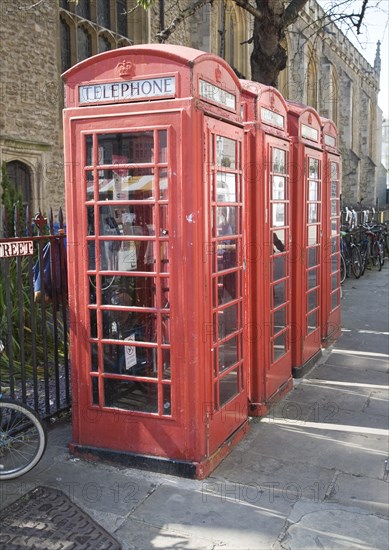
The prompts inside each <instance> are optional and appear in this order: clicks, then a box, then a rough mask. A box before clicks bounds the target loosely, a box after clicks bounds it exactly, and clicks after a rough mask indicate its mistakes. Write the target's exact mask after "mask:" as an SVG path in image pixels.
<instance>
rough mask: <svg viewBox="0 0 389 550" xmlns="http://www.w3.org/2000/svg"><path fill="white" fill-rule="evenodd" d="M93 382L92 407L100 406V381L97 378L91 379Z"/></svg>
mask: <svg viewBox="0 0 389 550" xmlns="http://www.w3.org/2000/svg"><path fill="white" fill-rule="evenodd" d="M91 381H92V405H98V404H99V379H98V378H97V377H96V376H93V377H92V378H91Z"/></svg>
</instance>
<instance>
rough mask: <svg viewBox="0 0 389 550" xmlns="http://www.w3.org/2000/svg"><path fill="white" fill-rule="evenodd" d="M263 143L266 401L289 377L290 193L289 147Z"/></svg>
mask: <svg viewBox="0 0 389 550" xmlns="http://www.w3.org/2000/svg"><path fill="white" fill-rule="evenodd" d="M266 139H267V148H266V154H267V158H268V162H267V186H266V188H267V189H266V192H267V195H268V200H267V208H268V220H269V223H268V231H267V238H265V244H266V241H267V243H268V247H269V251H270V258H269V259H270V262H268V270H269V277H268V278H269V282H270V286H269V296H268V297H267V299H268V300H269V302H270V304H269V306H266V310H267V311H270V323H266V328H267V330H268V331H269V334H268V335H267V338H266V340H267V341H268V342H269V343H270V349H269V354H270V360H269V361H268V362H267V364H268V369H267V372H266V374H265V376H266V398H267V399H268V398H269V397H271V395H273V394H274V392H276V391H277V390H278V389H279V388H280V387H281V386H282V385H283V384H284V383H285V382H287V380H288V379H289V378H290V377H291V365H292V363H291V351H290V323H291V311H290V291H291V288H290V275H291V273H290V271H291V269H290V267H291V266H290V247H289V241H290V209H289V199H290V189H289V184H290V180H289V170H288V168H289V158H288V155H289V144H288V143H285V142H284V141H282V140H277V139H274V138H268V137H267V138H266Z"/></svg>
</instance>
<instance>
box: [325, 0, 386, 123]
mask: <svg viewBox="0 0 389 550" xmlns="http://www.w3.org/2000/svg"><path fill="white" fill-rule="evenodd" d="M328 2H329V0H319V3H320V4H321V5H322V6H323V8H324V9H325V6H326V4H327V5H328ZM340 3H341V2H339V4H340ZM353 6H354V9H353V11H357V12H359V11H360V9H361V6H362V0H353ZM345 11H346V10H345ZM337 25H338V26H340V25H339V23H337ZM342 30H343V32H345V28H343V29H342ZM346 36H347V38H348V39H349V40H350V41H351V42H352V43H353V44H354V46H355V47H356V48H357V50H358V51H359V52H360V53H361V54H362V55H363V57H364V58H365V59H366V60H367V61H368V62H369V63H370V65H372V66H373V65H374V59H375V55H376V50H377V41H378V40H380V41H381V78H380V93H379V96H378V105H379V106H380V108H381V109H382V111H383V115H384V117H385V118H389V0H368V9H367V10H366V14H365V18H364V25H363V27H362V28H361V34H360V35H359V36H358V39H357V38H356V36H353V34H352V33H351V32H350V31H348V32H347V33H346Z"/></svg>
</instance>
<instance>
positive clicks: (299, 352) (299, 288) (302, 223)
mask: <svg viewBox="0 0 389 550" xmlns="http://www.w3.org/2000/svg"><path fill="white" fill-rule="evenodd" d="M287 105H288V129H289V134H290V136H291V140H292V163H293V168H292V173H293V177H292V184H291V189H292V194H291V196H292V199H291V200H292V204H291V211H292V222H291V229H292V242H293V251H292V254H291V265H292V331H291V333H292V338H291V344H292V372H293V375H294V376H295V377H300V376H302V375H303V374H304V372H306V370H307V369H308V368H310V367H311V366H312V365H313V364H314V362H315V361H316V360H317V358H318V356H319V355H320V353H321V326H320V325H321V281H322V275H321V260H322V252H321V247H322V219H323V218H322V215H323V213H322V177H323V149H322V144H321V121H320V117H319V115H318V114H317V112H316V111H315V110H314V109H312V108H311V107H306V106H304V105H299V104H296V103H293V102H287Z"/></svg>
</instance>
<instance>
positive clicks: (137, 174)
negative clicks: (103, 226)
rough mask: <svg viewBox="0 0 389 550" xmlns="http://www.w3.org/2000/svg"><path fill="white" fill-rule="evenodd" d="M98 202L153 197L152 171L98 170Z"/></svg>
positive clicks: (138, 169)
mask: <svg viewBox="0 0 389 550" xmlns="http://www.w3.org/2000/svg"><path fill="white" fill-rule="evenodd" d="M98 174H99V200H100V201H101V200H115V201H121V200H147V199H151V198H153V197H154V196H155V183H154V170H152V169H151V168H128V169H127V168H123V169H117V170H99V172H98Z"/></svg>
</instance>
